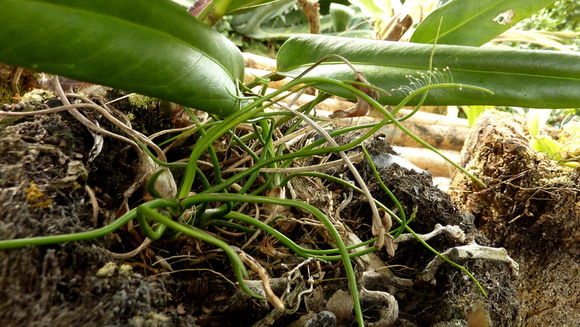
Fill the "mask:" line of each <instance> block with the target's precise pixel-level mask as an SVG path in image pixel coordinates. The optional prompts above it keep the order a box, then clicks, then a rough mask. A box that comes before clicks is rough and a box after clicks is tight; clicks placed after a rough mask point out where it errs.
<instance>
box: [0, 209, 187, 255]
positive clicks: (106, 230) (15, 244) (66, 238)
mask: <svg viewBox="0 0 580 327" xmlns="http://www.w3.org/2000/svg"><path fill="white" fill-rule="evenodd" d="M143 206H146V207H148V208H165V207H172V208H174V209H178V206H177V203H176V200H174V199H155V200H151V201H149V202H147V203H145V204H143ZM135 217H137V209H136V208H134V209H132V210H129V211H128V212H127V213H126V214H124V215H123V216H121V217H119V218H118V219H117V220H115V221H114V222H112V223H111V224H109V225H107V226H103V227H101V228H97V229H93V230H91V231H86V232H80V233H71V234H65V235H51V236H39V237H27V238H19V239H15V240H1V241H0V250H4V249H15V248H21V247H25V246H32V245H46V244H57V243H66V242H73V241H85V240H91V239H94V238H99V237H103V236H105V235H108V234H110V233H112V232H114V231H116V230H117V229H119V228H121V227H123V226H125V225H126V224H127V223H128V222H129V221H131V220H133V219H134V218H135Z"/></svg>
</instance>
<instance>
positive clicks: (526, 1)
mask: <svg viewBox="0 0 580 327" xmlns="http://www.w3.org/2000/svg"><path fill="white" fill-rule="evenodd" d="M555 1H556V0H452V1H449V2H448V3H446V4H445V5H443V6H441V7H439V8H438V9H437V10H435V11H434V12H432V13H431V14H430V15H429V16H428V17H427V18H426V19H425V20H424V21H423V22H422V23H421V24H419V26H418V27H417V29H416V30H415V32H414V33H413V36H412V37H411V42H416V43H435V42H436V43H438V44H456V45H472V46H480V45H482V44H485V43H487V42H489V41H491V40H492V39H493V38H495V37H496V36H498V35H500V34H501V33H503V32H505V31H506V30H508V29H509V28H511V27H512V26H514V25H515V24H516V23H517V22H519V21H520V20H522V19H524V18H527V17H530V16H531V15H532V14H534V13H535V12H536V11H538V10H540V9H542V8H544V7H545V6H547V5H549V4H551V3H553V2H555ZM439 26H441V29H440V30H439V36H437V31H438V29H439Z"/></svg>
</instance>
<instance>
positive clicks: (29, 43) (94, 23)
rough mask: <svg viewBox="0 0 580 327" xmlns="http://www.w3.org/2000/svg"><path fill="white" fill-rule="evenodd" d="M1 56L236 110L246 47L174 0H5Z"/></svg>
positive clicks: (0, 16) (211, 108)
mask: <svg viewBox="0 0 580 327" xmlns="http://www.w3.org/2000/svg"><path fill="white" fill-rule="evenodd" d="M0 22H2V23H1V24H0V61H1V62H5V63H8V64H11V65H16V66H22V67H27V68H31V69H35V70H40V71H45V72H50V73H54V74H59V75H64V76H68V77H71V78H74V79H78V80H83V81H88V82H93V83H97V84H103V85H108V86H112V87H115V88H120V89H124V90H127V91H133V92H137V93H142V94H145V95H149V96H154V97H159V98H163V99H167V100H170V101H174V102H177V103H180V104H183V105H187V106H191V107H195V108H198V109H201V110H205V111H208V112H212V113H216V114H221V115H228V114H230V113H232V112H234V111H236V110H237V109H238V107H239V101H238V98H236V95H237V94H238V88H237V84H236V81H237V80H241V79H242V78H243V70H244V63H243V58H242V56H241V53H240V51H239V50H238V49H237V48H236V47H235V46H234V45H233V44H232V43H231V42H230V41H228V40H227V39H226V38H224V37H223V36H221V35H220V34H219V33H217V32H215V31H213V30H211V29H210V28H209V27H207V26H205V25H203V24H202V23H200V22H198V21H197V20H196V19H195V18H194V17H192V16H191V15H189V14H188V13H187V12H186V11H185V10H183V8H181V7H179V6H178V5H176V4H174V3H172V2H170V1H168V0H148V1H139V0H123V1H116V0H99V1H94V0H52V1H51V0H0Z"/></svg>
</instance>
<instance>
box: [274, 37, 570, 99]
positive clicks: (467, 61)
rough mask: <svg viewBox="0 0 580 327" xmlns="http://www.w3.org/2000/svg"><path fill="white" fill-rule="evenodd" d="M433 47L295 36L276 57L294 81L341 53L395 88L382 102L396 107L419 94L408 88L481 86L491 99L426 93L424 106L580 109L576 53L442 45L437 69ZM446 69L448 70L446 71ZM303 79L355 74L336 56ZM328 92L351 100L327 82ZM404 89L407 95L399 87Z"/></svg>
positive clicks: (476, 94)
mask: <svg viewBox="0 0 580 327" xmlns="http://www.w3.org/2000/svg"><path fill="white" fill-rule="evenodd" d="M432 51H433V45H427V44H414V43H403V42H388V41H373V40H359V39H351V38H339V37H330V36H315V35H297V36H295V37H292V38H291V39H289V40H288V41H286V43H284V45H283V46H282V48H281V49H280V51H279V53H278V58H277V62H278V70H279V71H280V72H282V73H283V74H285V75H289V76H296V75H298V74H299V73H301V72H302V71H304V70H305V69H306V68H307V67H310V66H311V65H312V64H313V63H315V62H317V61H318V60H319V59H321V58H323V57H325V56H327V55H329V54H338V55H341V56H343V57H345V58H346V59H348V60H349V61H350V62H352V63H353V64H354V65H355V66H356V68H357V70H359V71H361V72H363V73H364V74H365V76H366V78H367V79H368V80H369V81H370V82H371V83H373V84H375V85H377V86H379V87H381V88H383V89H385V90H388V91H390V93H391V95H390V96H388V95H385V94H383V95H382V96H381V98H380V102H382V103H383V104H390V105H394V104H398V103H399V102H400V101H401V100H402V99H403V98H404V96H405V95H406V93H408V91H409V89H416V88H417V86H416V85H413V84H411V82H413V83H415V84H426V83H428V82H429V81H428V79H429V78H430V79H431V82H432V83H435V82H455V83H463V84H471V85H476V86H481V87H484V88H487V89H490V90H492V91H493V92H495V94H494V95H489V94H484V93H482V92H477V91H472V90H466V89H444V90H435V91H431V92H429V96H428V98H427V100H426V103H425V104H426V105H506V106H508V105H509V106H521V107H534V108H566V107H578V106H580V92H579V91H578V90H580V54H579V53H575V52H559V51H540V50H537V51H533V50H512V49H508V50H498V49H489V48H477V47H465V46H451V45H437V46H436V47H435V52H434V55H433V68H437V70H438V72H437V73H430V71H429V57H430V55H431V52H432ZM446 67H448V69H449V71H448V72H447V71H443V70H444V69H445V70H446ZM306 76H321V77H331V78H335V79H339V80H354V74H353V73H352V71H351V70H350V69H349V68H348V67H347V66H346V65H344V64H342V63H340V62H339V61H338V60H337V59H334V58H333V59H331V60H330V61H329V62H326V63H325V64H322V65H320V66H318V67H317V68H315V69H314V70H313V71H312V72H309V73H308V75H306ZM319 87H320V88H321V89H324V90H326V91H329V92H331V93H334V94H337V95H341V96H344V97H350V98H352V95H350V94H348V93H345V91H343V90H339V89H336V88H333V87H330V86H328V85H319ZM401 87H403V89H404V90H399V89H400V88H401Z"/></svg>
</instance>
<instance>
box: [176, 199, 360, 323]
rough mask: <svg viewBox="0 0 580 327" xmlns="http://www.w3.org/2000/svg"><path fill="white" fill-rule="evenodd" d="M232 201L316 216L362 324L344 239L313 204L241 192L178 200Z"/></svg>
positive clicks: (188, 203) (186, 203)
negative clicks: (339, 263) (336, 255)
mask: <svg viewBox="0 0 580 327" xmlns="http://www.w3.org/2000/svg"><path fill="white" fill-rule="evenodd" d="M216 199H217V200H220V201H232V202H249V203H263V204H273V205H282V206H288V207H294V208H298V209H300V210H304V211H306V212H309V213H310V214H312V215H313V216H314V217H316V218H317V219H318V220H319V221H320V222H321V223H322V224H323V225H324V227H326V229H327V231H328V232H329V233H330V235H331V236H332V238H333V239H334V240H335V242H336V245H337V247H338V250H339V253H340V257H341V259H342V262H343V265H344V269H345V272H346V276H347V280H348V286H349V290H350V293H351V296H352V299H353V302H354V312H355V316H356V320H357V323H358V324H359V326H364V321H363V316H362V308H361V304H360V298H359V294H358V286H357V284H356V277H355V274H354V268H353V266H352V263H351V261H350V256H349V253H348V250H347V248H346V245H345V244H344V241H343V240H342V238H341V237H340V234H339V233H338V231H337V230H336V228H335V227H334V225H333V224H332V222H330V220H329V219H328V218H327V217H326V216H325V215H324V213H322V211H320V210H319V209H317V208H315V207H314V206H312V205H310V204H308V203H304V202H301V201H296V200H285V199H274V198H268V197H262V196H255V195H242V194H215V193H214V194H198V195H194V196H191V197H187V198H185V199H183V200H181V201H180V204H181V206H182V207H183V208H188V207H190V206H193V205H195V204H196V203H199V202H207V201H216Z"/></svg>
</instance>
